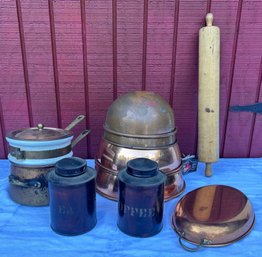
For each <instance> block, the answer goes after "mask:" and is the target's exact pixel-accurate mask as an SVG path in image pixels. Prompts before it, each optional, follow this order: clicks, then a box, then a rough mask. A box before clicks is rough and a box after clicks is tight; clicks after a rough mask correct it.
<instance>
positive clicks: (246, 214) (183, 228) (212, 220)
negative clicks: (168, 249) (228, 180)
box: [172, 185, 255, 251]
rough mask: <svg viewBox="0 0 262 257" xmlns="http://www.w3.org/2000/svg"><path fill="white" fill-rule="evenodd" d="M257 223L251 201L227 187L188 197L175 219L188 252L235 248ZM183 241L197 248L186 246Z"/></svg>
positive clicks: (204, 189) (214, 187) (197, 191)
mask: <svg viewBox="0 0 262 257" xmlns="http://www.w3.org/2000/svg"><path fill="white" fill-rule="evenodd" d="M254 223H255V214H254V211H253V207H252V204H251V202H250V201H249V199H248V198H247V197H246V196H245V195H244V194H243V193H242V192H241V191H239V190H237V189H236V188H233V187H229V186H225V185H210V186H204V187H201V188H198V189H195V190H193V191H191V192H189V193H187V194H186V195H185V196H184V197H183V198H182V199H180V200H179V202H178V203H177V205H176V208H175V211H174V213H173V216H172V225H173V228H174V230H175V231H176V232H177V233H178V235H179V243H180V245H181V246H182V247H183V248H184V249H185V250H188V251H197V250H198V249H199V248H200V247H202V246H206V247H216V246H224V245H228V244H232V243H234V242H236V241H238V240H240V239H242V238H243V237H245V236H246V235H247V234H248V233H249V232H250V231H251V230H252V228H253V226H254ZM182 240H186V241H187V242H190V243H192V244H194V245H196V246H195V247H189V246H186V245H185V244H184V243H183V241H182Z"/></svg>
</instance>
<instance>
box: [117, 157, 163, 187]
mask: <svg viewBox="0 0 262 257" xmlns="http://www.w3.org/2000/svg"><path fill="white" fill-rule="evenodd" d="M118 179H119V180H120V181H122V182H124V183H126V184H129V185H134V186H141V187H142V186H143V187H149V186H157V185H160V184H162V183H164V182H165V180H166V175H165V174H164V173H162V172H161V171H160V170H159V168H158V164H157V162H155V161H152V160H150V159H147V158H136V159H133V160H130V161H128V162H127V167H126V169H124V170H122V171H120V172H119V173H118Z"/></svg>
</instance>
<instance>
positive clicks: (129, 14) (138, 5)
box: [117, 0, 144, 95]
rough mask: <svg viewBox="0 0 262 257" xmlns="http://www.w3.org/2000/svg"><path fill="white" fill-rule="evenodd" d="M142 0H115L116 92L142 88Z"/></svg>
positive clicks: (121, 92) (120, 92)
mask: <svg viewBox="0 0 262 257" xmlns="http://www.w3.org/2000/svg"><path fill="white" fill-rule="evenodd" d="M143 15H144V1H143V0H134V1H128V0H122V1H118V2H117V64H118V65H117V67H118V70H117V73H118V75H117V83H118V94H119V95H120V94H123V93H126V92H129V91H134V90H141V88H142V63H143V60H142V59H143V31H144V30H143Z"/></svg>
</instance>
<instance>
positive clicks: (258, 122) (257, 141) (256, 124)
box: [248, 22, 262, 157]
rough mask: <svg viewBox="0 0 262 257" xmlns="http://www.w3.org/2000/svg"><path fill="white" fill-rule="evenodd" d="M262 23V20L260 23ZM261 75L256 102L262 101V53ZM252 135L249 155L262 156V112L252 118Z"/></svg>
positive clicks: (258, 81) (261, 62)
mask: <svg viewBox="0 0 262 257" xmlns="http://www.w3.org/2000/svg"><path fill="white" fill-rule="evenodd" d="M260 24H261V25H262V22H261V23H260ZM259 70H260V71H259V76H258V80H257V96H256V102H260V103H261V102H262V54H261V61H260V69H259ZM251 126H252V128H251V130H252V136H251V137H250V144H249V149H250V150H249V156H248V157H261V156H262V147H261V146H262V137H261V126H262V119H261V114H256V113H254V115H253V120H252V125H251Z"/></svg>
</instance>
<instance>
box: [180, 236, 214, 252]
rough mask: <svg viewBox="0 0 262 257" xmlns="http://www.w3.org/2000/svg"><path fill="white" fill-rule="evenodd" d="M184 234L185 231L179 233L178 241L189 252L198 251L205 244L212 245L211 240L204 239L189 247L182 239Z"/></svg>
mask: <svg viewBox="0 0 262 257" xmlns="http://www.w3.org/2000/svg"><path fill="white" fill-rule="evenodd" d="M184 235H185V234H184V233H180V234H179V238H178V242H179V244H180V245H181V246H182V248H183V249H185V250H186V251H189V252H197V251H198V250H199V249H200V248H202V247H203V246H206V245H210V244H211V243H212V241H211V240H208V239H202V240H201V243H200V244H198V245H196V246H195V247H189V246H186V245H185V244H184V243H183V241H182V240H183V236H184Z"/></svg>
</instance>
